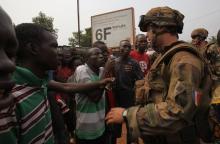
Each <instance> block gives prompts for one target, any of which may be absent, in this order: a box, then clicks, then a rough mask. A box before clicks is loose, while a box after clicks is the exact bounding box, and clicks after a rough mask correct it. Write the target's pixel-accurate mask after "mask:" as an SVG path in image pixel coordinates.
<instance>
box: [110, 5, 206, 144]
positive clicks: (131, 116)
mask: <svg viewBox="0 0 220 144" xmlns="http://www.w3.org/2000/svg"><path fill="white" fill-rule="evenodd" d="M183 18H184V16H183V15H182V14H181V13H180V12H179V11H177V10H175V9H172V8H169V7H157V8H153V9H151V10H150V11H148V12H147V14H146V15H143V16H142V18H141V21H140V23H139V27H140V29H141V30H142V31H144V32H147V35H148V38H149V39H150V40H151V42H152V44H153V48H154V49H155V50H156V51H158V52H160V54H161V56H159V57H158V58H157V59H156V60H155V62H154V63H153V65H152V66H151V69H150V71H149V73H148V77H147V79H146V80H145V81H144V85H143V87H141V89H139V90H140V91H139V95H138V96H139V98H140V99H141V100H140V105H139V106H135V107H130V108H128V109H124V108H113V109H112V110H111V111H110V112H109V113H108V115H107V116H106V120H107V123H121V122H123V121H126V122H127V125H128V133H129V134H130V135H129V139H130V140H135V139H136V138H137V137H140V136H141V137H142V139H143V140H144V142H145V143H146V144H182V143H187V144H196V143H198V142H199V137H198V135H199V136H202V135H200V134H202V132H208V131H203V130H207V129H205V128H206V127H207V126H208V125H207V123H203V124H202V123H201V122H203V121H204V120H205V119H207V117H206V116H205V113H201V112H202V111H203V110H204V111H207V110H208V106H209V103H208V100H207V99H208V98H209V95H208V94H207V92H208V91H206V90H208V89H209V88H208V87H207V88H206V89H205V90H204V89H203V88H204V87H203V86H208V81H207V82H205V81H204V79H203V77H206V78H208V76H209V75H206V74H205V63H204V62H202V60H201V59H200V58H201V57H199V54H198V51H197V50H195V49H194V48H192V47H190V45H189V44H187V43H184V42H182V41H178V33H182V29H183ZM142 82H143V81H142ZM203 82H204V83H203ZM136 92H137V91H136ZM200 94H201V95H200ZM136 96H137V95H136ZM200 96H202V100H201V101H198V99H197V98H198V97H200ZM200 102H201V103H203V106H204V107H200V104H201V103H200ZM206 106H207V107H206ZM200 116H201V117H203V116H204V117H203V118H200V119H197V118H198V117H200ZM199 124H202V125H199ZM195 125H196V126H195ZM196 132H197V133H196ZM197 134H198V135H197Z"/></svg>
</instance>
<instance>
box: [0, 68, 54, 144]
mask: <svg viewBox="0 0 220 144" xmlns="http://www.w3.org/2000/svg"><path fill="white" fill-rule="evenodd" d="M13 80H14V81H15V82H16V84H17V85H16V86H15V87H14V88H13V90H12V94H13V96H14V102H15V104H14V105H13V106H11V107H10V108H8V110H5V112H6V113H7V114H8V117H5V118H6V119H7V122H5V127H6V125H9V126H10V125H11V127H8V128H7V129H4V130H3V129H1V125H0V143H8V142H9V140H12V141H13V143H20V144H27V143H45V144H53V143H54V137H53V132H52V122H51V113H50V107H49V102H48V99H47V87H46V85H47V83H48V80H47V78H45V79H40V78H38V77H37V76H36V75H34V74H33V73H32V72H31V71H29V70H28V69H25V68H22V67H17V68H16V71H15V73H14V74H13ZM1 112H2V111H1ZM1 112H0V115H1ZM2 126H3V125H2ZM3 136H4V137H3Z"/></svg>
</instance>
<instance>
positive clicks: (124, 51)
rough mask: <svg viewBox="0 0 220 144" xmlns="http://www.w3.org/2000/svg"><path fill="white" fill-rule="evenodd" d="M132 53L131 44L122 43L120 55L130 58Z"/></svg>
mask: <svg viewBox="0 0 220 144" xmlns="http://www.w3.org/2000/svg"><path fill="white" fill-rule="evenodd" d="M130 51H131V44H130V42H128V41H122V42H121V43H120V53H121V56H122V57H126V56H129V54H130Z"/></svg>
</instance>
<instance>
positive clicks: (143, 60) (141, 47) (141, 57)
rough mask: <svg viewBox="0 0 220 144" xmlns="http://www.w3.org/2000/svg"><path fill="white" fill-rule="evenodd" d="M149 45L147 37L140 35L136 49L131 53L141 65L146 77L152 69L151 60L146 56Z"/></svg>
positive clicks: (137, 37) (137, 38)
mask: <svg viewBox="0 0 220 144" xmlns="http://www.w3.org/2000/svg"><path fill="white" fill-rule="evenodd" d="M147 43H148V42H147V37H146V36H145V35H144V34H138V35H137V36H136V43H135V48H136V49H135V50H133V51H131V52H130V56H131V57H132V58H133V59H135V60H136V61H137V62H138V63H139V65H140V67H141V70H142V72H143V73H144V75H146V74H147V72H148V71H149V69H150V58H149V56H148V55H147V54H146V50H147Z"/></svg>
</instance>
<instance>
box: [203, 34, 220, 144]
mask: <svg viewBox="0 0 220 144" xmlns="http://www.w3.org/2000/svg"><path fill="white" fill-rule="evenodd" d="M219 42H220V30H219V31H218V34H217V41H216V42H215V43H211V44H209V45H208V46H207V47H206V52H205V57H206V59H207V61H208V63H209V65H210V67H211V70H212V76H213V79H214V80H213V85H212V101H211V109H210V122H211V125H212V130H213V134H214V138H215V141H216V142H217V141H218V143H219V142H220V117H219V116H220V43H219Z"/></svg>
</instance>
